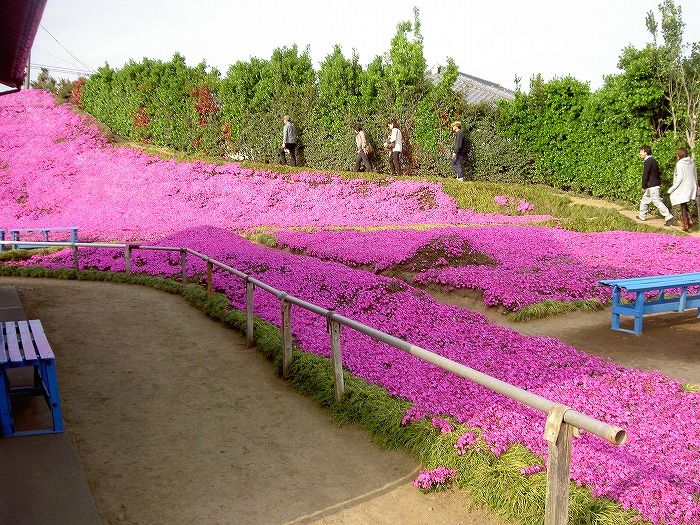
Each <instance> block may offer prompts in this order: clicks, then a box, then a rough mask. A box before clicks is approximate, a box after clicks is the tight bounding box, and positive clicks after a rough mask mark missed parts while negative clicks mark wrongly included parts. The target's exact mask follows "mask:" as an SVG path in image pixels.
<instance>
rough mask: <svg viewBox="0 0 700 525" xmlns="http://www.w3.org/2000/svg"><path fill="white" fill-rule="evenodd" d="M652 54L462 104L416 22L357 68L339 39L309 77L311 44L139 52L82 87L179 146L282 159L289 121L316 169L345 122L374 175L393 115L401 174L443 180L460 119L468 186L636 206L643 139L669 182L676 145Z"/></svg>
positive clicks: (115, 116) (342, 161)
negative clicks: (366, 143) (587, 79)
mask: <svg viewBox="0 0 700 525" xmlns="http://www.w3.org/2000/svg"><path fill="white" fill-rule="evenodd" d="M655 64H656V62H655V59H654V54H653V53H651V52H650V50H649V48H645V49H644V50H642V51H639V50H636V49H634V48H631V47H630V48H626V49H625V50H624V51H623V54H622V56H621V58H620V63H619V67H620V69H621V71H622V73H619V74H617V75H611V76H609V77H607V78H606V81H605V84H604V86H603V87H602V88H601V89H599V90H598V91H591V89H590V87H589V86H588V84H585V83H582V82H579V81H577V80H575V79H573V78H570V77H567V78H562V79H554V80H551V81H549V82H544V81H543V80H542V78H541V77H539V76H538V77H535V78H533V79H532V81H531V84H530V90H529V93H527V94H526V93H524V92H522V91H520V90H518V91H517V92H516V97H515V100H513V101H501V103H500V104H499V105H498V106H497V107H494V106H489V105H479V106H474V105H469V104H467V103H466V102H464V100H463V99H462V98H461V97H460V96H459V95H458V94H457V93H455V92H454V91H453V89H452V85H453V83H454V80H455V79H456V78H457V74H458V72H457V68H456V66H455V64H454V63H453V62H452V61H451V60H450V59H448V65H447V67H446V68H445V70H444V73H443V76H442V80H441V81H440V82H439V83H437V84H434V83H432V82H431V81H429V80H427V79H426V77H425V74H424V72H425V69H426V67H425V66H426V62H425V59H424V56H423V40H422V35H421V34H420V21H419V19H418V13H417V12H416V13H415V18H414V21H413V23H411V22H402V23H400V24H399V25H398V27H397V31H396V34H395V35H394V38H393V39H392V41H391V47H390V49H389V51H388V52H387V53H385V54H384V55H383V56H378V57H376V58H375V59H374V60H373V61H372V62H371V63H370V64H369V65H368V66H367V67H364V68H363V67H362V66H361V65H360V64H359V60H358V57H357V55H356V54H353V55H352V56H351V57H346V56H344V55H343V53H342V51H341V49H340V47H339V46H336V47H335V48H334V50H333V52H332V53H330V54H329V55H328V56H327V57H326V58H325V60H324V61H323V62H322V63H321V65H320V68H319V70H318V71H315V70H314V68H313V65H312V62H311V58H310V56H309V50H308V48H307V49H306V50H304V51H303V52H301V51H299V50H298V49H297V47H296V46H292V47H291V48H280V49H276V50H275V51H274V52H273V53H272V56H271V57H270V59H269V60H265V59H258V58H252V59H250V60H249V61H238V62H236V63H235V64H233V65H232V66H231V67H230V68H229V70H228V71H227V73H226V75H225V76H223V77H222V75H221V74H220V73H219V71H217V70H216V69H211V68H209V67H207V66H206V64H205V63H201V64H199V65H197V66H195V67H188V66H187V65H186V63H185V58H184V57H183V56H182V55H180V54H175V55H174V56H173V58H172V59H171V60H170V61H168V62H162V61H159V60H149V59H144V60H143V61H142V62H141V63H135V62H133V61H132V62H129V63H128V64H127V65H126V66H124V67H123V68H121V69H118V70H114V69H112V68H110V67H109V66H108V65H105V66H104V67H102V68H100V69H99V70H98V71H97V73H96V74H94V75H92V76H91V77H90V78H89V79H87V81H86V82H85V83H84V85H83V86H82V93H81V96H80V97H74V99H75V98H79V99H80V102H81V103H82V105H83V107H84V109H85V110H87V111H88V112H89V113H91V114H92V115H94V116H95V117H96V118H98V119H99V120H100V121H102V122H103V123H105V124H107V125H108V126H110V127H111V128H112V130H113V131H114V132H115V133H117V134H118V135H121V136H123V137H126V138H128V139H131V140H135V141H142V142H147V143H152V144H154V145H157V146H162V147H167V148H172V149H175V150H180V151H184V152H188V153H203V154H207V155H214V156H221V157H225V158H231V157H233V158H246V159H249V160H250V161H253V162H258V163H276V162H278V160H277V159H278V148H279V147H280V145H281V128H282V122H281V118H282V116H283V115H287V114H288V115H290V116H291V117H292V119H293V121H294V122H295V124H296V126H297V128H298V131H299V133H300V136H301V140H300V149H299V152H298V156H299V157H300V160H301V163H302V164H304V165H308V166H310V167H312V168H314V169H324V170H350V169H352V167H353V165H354V160H355V142H354V131H353V129H352V124H353V123H355V122H360V123H361V124H362V125H363V126H364V129H365V132H366V134H367V137H368V139H369V140H370V142H371V143H372V144H373V146H374V149H375V152H376V153H375V155H374V158H373V164H374V167H375V170H376V171H380V172H386V171H388V166H387V158H386V154H384V152H383V151H382V147H381V146H382V143H383V141H384V140H385V137H386V136H387V132H388V130H387V127H386V122H387V120H389V119H390V118H397V119H398V120H399V122H400V123H401V128H402V132H403V136H404V141H405V143H404V154H403V163H404V167H405V170H406V172H407V173H408V174H412V175H422V176H437V177H446V176H452V170H451V167H450V154H451V151H452V150H451V146H452V138H451V130H450V123H451V122H452V121H453V120H456V119H460V120H461V121H462V122H463V129H464V130H465V132H466V136H467V139H468V146H469V154H468V159H467V165H466V173H467V175H468V176H469V177H470V178H471V179H473V180H485V181H492V182H508V183H513V182H519V183H530V182H537V183H543V184H547V185H550V186H554V187H556V188H560V189H564V190H571V191H576V192H582V193H589V194H592V195H594V196H597V197H603V198H608V199H615V200H624V201H628V202H636V201H638V199H639V196H640V190H641V188H640V172H641V162H640V160H639V158H638V156H637V155H638V152H639V148H640V146H641V145H642V144H646V143H649V144H652V146H653V148H654V153H655V156H656V157H657V159H658V160H659V161H660V163H661V166H662V170H663V172H664V173H665V177H664V179H665V185H667V184H669V183H670V181H671V179H672V171H673V161H674V155H673V152H674V150H675V148H676V147H678V146H680V145H681V144H680V143H679V142H678V141H677V140H676V139H674V138H673V134H672V133H671V132H670V131H667V128H668V109H667V107H666V102H665V98H664V84H663V81H662V80H663V79H661V80H660V78H661V77H660V75H659V71H658V68H657V67H656V65H655Z"/></svg>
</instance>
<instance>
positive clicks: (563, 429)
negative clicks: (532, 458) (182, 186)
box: [544, 410, 574, 525]
mask: <svg viewBox="0 0 700 525" xmlns="http://www.w3.org/2000/svg"><path fill="white" fill-rule="evenodd" d="M553 415H554V410H553V411H552V412H550V417H549V419H548V420H547V427H548V430H546V431H545V437H546V438H547V440H548V441H549V457H548V458H547V498H546V500H545V510H544V523H545V525H567V523H568V520H569V473H570V468H571V446H572V440H573V436H574V427H572V426H571V425H569V424H568V423H565V422H564V421H563V415H564V412H560V413H559V414H558V417H559V424H560V425H561V426H559V428H558V433H557V434H554V432H556V429H552V430H551V431H552V433H551V434H549V436H548V435H547V432H548V431H549V430H550V429H549V427H550V421H551V420H552V419H553V418H552V416H553ZM556 418H557V416H555V419H556ZM553 426H556V423H555V425H553ZM550 438H551V439H550Z"/></svg>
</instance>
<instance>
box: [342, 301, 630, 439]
mask: <svg viewBox="0 0 700 525" xmlns="http://www.w3.org/2000/svg"><path fill="white" fill-rule="evenodd" d="M330 319H331V320H335V321H338V322H339V323H340V324H342V325H345V326H347V327H348V328H352V329H353V330H356V331H358V332H361V333H363V334H365V335H368V336H370V337H372V338H373V339H376V340H378V341H382V342H384V343H387V344H389V345H391V346H393V347H395V348H398V349H399V350H403V351H404V352H407V353H409V354H411V355H413V356H416V357H418V358H420V359H422V360H424V361H427V362H429V363H432V364H434V365H437V366H439V367H440V368H442V369H443V370H447V371H448V372H452V373H454V374H457V375H458V376H460V377H464V378H465V379H469V380H471V381H473V382H475V383H478V384H480V385H481V386H484V387H486V388H488V389H489V390H493V391H494V392H497V393H499V394H503V395H504V396H506V397H509V398H511V399H514V400H516V401H520V402H521V403H523V404H525V405H527V406H529V407H532V408H536V409H537V410H540V411H541V412H545V413H549V412H550V411H551V410H552V408H554V407H555V406H557V403H555V402H554V401H550V400H549V399H547V398H545V397H542V396H540V395H538V394H533V393H532V392H528V391H527V390H523V389H522V388H518V387H517V386H514V385H511V384H510V383H506V382H505V381H501V380H500V379H496V378H495V377H491V376H489V375H487V374H484V373H483V372H479V371H478V370H474V369H473V368H469V367H468V366H465V365H462V364H460V363H457V362H455V361H452V360H451V359H448V358H446V357H443V356H441V355H438V354H434V353H432V352H430V351H428V350H425V349H424V348H421V347H419V346H416V345H413V344H411V343H408V342H407V341H404V340H403V339H399V338H398V337H394V336H393V335H389V334H386V333H384V332H380V331H379V330H376V329H375V328H372V327H370V326H367V325H364V324H362V323H360V322H357V321H354V320H352V319H349V318H348V317H344V316H342V315H338V314H332V315H331V316H330ZM564 421H565V422H567V423H569V424H571V425H573V426H575V427H578V428H580V429H582V430H586V431H588V432H590V433H591V434H595V435H596V436H599V437H601V438H603V439H605V440H606V441H609V442H611V443H614V444H616V445H620V444H622V443H624V441H625V439H626V437H627V434H626V432H625V431H624V430H623V429H621V428H619V427H616V426H613V425H609V424H607V423H603V422H602V421H598V420H596V419H593V418H592V417H590V416H587V415H585V414H581V413H580V412H577V411H575V410H573V409H570V410H567V411H566V412H565V414H564Z"/></svg>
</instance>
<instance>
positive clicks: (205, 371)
mask: <svg viewBox="0 0 700 525" xmlns="http://www.w3.org/2000/svg"><path fill="white" fill-rule="evenodd" d="M0 285H13V286H16V287H17V290H18V292H19V294H20V298H21V300H22V303H23V305H24V307H25V310H26V311H27V314H28V316H29V317H30V318H34V317H37V318H40V319H41V320H42V322H43V324H44V326H45V328H46V331H47V334H48V335H49V340H50V341H51V343H52V346H53V348H54V350H55V352H56V354H57V368H58V377H59V382H60V386H61V397H62V399H63V410H64V418H65V421H66V425H67V430H68V432H69V433H70V435H71V438H72V440H73V443H74V445H75V447H76V450H77V452H78V455H79V458H80V462H81V465H82V467H83V469H84V471H85V475H86V478H87V480H88V483H89V485H90V487H91V490H92V492H93V495H94V497H95V501H96V504H97V508H98V510H99V512H100V513H101V515H102V516H103V518H104V520H105V522H106V523H109V524H114V525H117V524H119V525H121V524H134V525H136V524H140V525H151V524H168V525H179V524H183V525H185V524H187V525H191V524H207V525H209V524H227V525H228V524H265V525H269V524H301V523H323V524H365V523H376V524H389V523H391V524H394V523H402V524H403V523H405V524H428V523H430V524H460V523H461V524H471V525H498V524H501V523H503V522H501V521H500V520H497V519H496V518H494V517H492V516H489V515H487V514H486V513H484V512H479V511H474V512H467V511H466V510H465V508H466V506H467V505H468V503H469V502H468V500H467V498H466V495H465V494H464V493H457V492H447V493H440V494H430V495H423V494H421V493H420V492H418V491H417V490H416V489H415V488H414V487H413V486H412V485H411V482H412V480H413V478H414V477H415V475H416V473H417V469H418V468H419V465H418V464H417V462H416V461H415V460H414V459H413V458H411V457H409V456H408V455H406V454H404V453H401V452H398V451H384V450H380V449H379V448H378V447H377V446H376V445H375V444H374V443H373V442H371V440H370V439H369V437H368V436H367V434H366V433H365V432H364V431H362V430H361V429H359V428H357V427H353V426H346V427H342V428H340V427H338V426H337V425H335V424H334V423H333V422H332V421H330V419H329V415H328V413H327V412H326V411H324V410H322V409H321V408H319V407H318V406H317V405H316V404H315V403H314V402H313V401H311V400H310V399H308V398H306V397H303V396H301V395H299V394H297V393H296V392H295V391H293V390H291V389H290V388H289V387H288V386H287V385H286V384H285V383H284V382H283V381H282V380H280V379H279V378H278V377H277V376H276V375H275V374H274V373H273V371H272V368H271V366H270V365H269V363H268V362H267V361H265V359H264V358H263V357H262V356H260V355H259V354H258V353H256V352H255V351H253V350H249V349H246V348H245V347H244V345H243V340H242V338H241V337H240V336H239V335H238V334H236V333H234V332H231V331H229V330H227V329H225V328H223V327H222V326H221V325H219V324H217V323H215V322H213V321H211V320H210V319H208V318H207V317H206V316H204V314H202V313H201V312H199V311H198V310H196V309H194V308H192V307H190V306H189V305H188V304H186V303H185V302H184V300H182V299H181V298H180V297H178V296H172V295H169V294H166V293H163V292H158V291H155V290H152V289H149V288H145V287H140V286H127V285H114V284H109V283H93V282H80V281H58V280H44V279H15V278H0Z"/></svg>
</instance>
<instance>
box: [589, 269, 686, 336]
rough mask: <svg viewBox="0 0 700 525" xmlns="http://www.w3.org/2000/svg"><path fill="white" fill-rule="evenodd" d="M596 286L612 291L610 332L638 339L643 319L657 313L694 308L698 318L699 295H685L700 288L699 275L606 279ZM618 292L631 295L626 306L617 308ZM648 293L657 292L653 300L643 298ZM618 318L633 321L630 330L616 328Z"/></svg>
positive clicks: (679, 311) (618, 321)
mask: <svg viewBox="0 0 700 525" xmlns="http://www.w3.org/2000/svg"><path fill="white" fill-rule="evenodd" d="M598 283H599V284H602V285H604V286H611V287H612V321H611V328H612V329H613V330H618V331H620V332H626V333H629V334H634V335H640V334H641V333H642V321H643V318H644V316H645V315H646V314H653V313H659V312H678V313H681V312H684V311H685V310H689V309H692V308H697V309H698V318H700V293H698V292H697V291H696V292H695V293H694V294H691V293H689V292H688V288H693V287H700V272H696V273H682V274H675V275H656V276H651V277H635V278H632V279H610V280H603V281H598ZM622 290H625V291H627V292H629V293H633V294H635V297H634V300H633V301H632V302H630V303H627V304H621V303H620V299H621V293H620V292H621V291H622ZM668 290H672V291H673V292H674V296H673V297H667V296H666V293H667V291H668ZM649 292H657V294H656V297H651V298H647V295H648V294H649ZM621 315H626V316H630V317H633V318H634V328H633V329H632V330H627V329H625V328H620V316H621Z"/></svg>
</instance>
